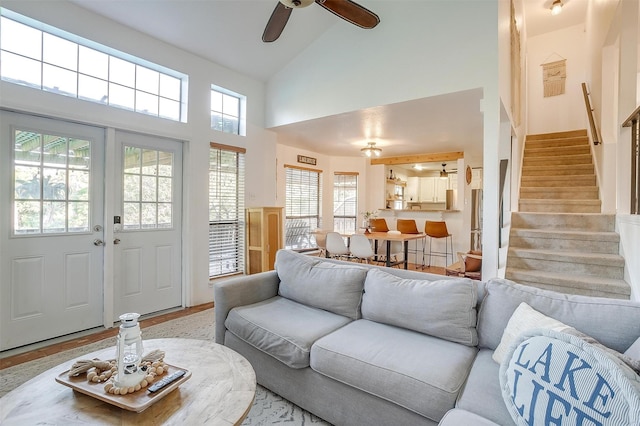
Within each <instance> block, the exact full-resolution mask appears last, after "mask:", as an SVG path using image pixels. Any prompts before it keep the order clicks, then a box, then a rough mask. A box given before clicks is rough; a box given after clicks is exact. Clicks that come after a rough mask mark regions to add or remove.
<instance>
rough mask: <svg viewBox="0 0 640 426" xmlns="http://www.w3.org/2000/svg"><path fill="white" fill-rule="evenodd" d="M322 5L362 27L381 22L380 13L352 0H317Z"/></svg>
mask: <svg viewBox="0 0 640 426" xmlns="http://www.w3.org/2000/svg"><path fill="white" fill-rule="evenodd" d="M316 3H318V4H319V5H320V6H322V7H324V8H325V9H327V10H328V11H329V12H331V13H333V14H335V15H338V16H339V17H341V18H342V19H344V20H345V21H347V22H351V23H352V24H354V25H357V26H359V27H360V28H367V29H370V28H373V27H375V26H376V25H378V24H379V23H380V18H379V17H378V15H376V14H375V13H373V12H372V11H370V10H369V9H367V8H365V7H363V6H360V5H359V4H358V3H355V2H353V1H351V0H316Z"/></svg>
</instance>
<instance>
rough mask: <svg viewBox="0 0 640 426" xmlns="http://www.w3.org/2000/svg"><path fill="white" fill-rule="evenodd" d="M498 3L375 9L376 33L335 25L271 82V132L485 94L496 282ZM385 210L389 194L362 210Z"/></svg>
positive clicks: (463, 0)
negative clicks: (432, 99)
mask: <svg viewBox="0 0 640 426" xmlns="http://www.w3.org/2000/svg"><path fill="white" fill-rule="evenodd" d="M498 3H500V2H499V1H498V0H486V1H475V0H460V1H448V0H433V1H422V2H417V1H402V0H398V1H393V2H389V1H379V2H373V4H372V5H371V7H373V8H374V9H375V10H376V12H377V13H378V14H380V15H381V16H384V20H383V21H382V22H381V24H380V25H379V26H378V27H377V28H376V30H375V31H370V32H365V31H352V29H351V28H348V27H344V26H338V25H336V26H335V27H334V28H332V30H331V31H329V32H326V33H325V34H323V35H322V36H321V37H319V38H318V39H317V40H316V41H315V42H314V43H313V44H312V45H310V46H309V47H308V48H307V49H306V50H305V51H304V52H302V53H301V54H300V55H298V56H297V57H296V58H295V59H294V60H293V61H291V63H289V64H288V65H287V66H286V67H285V68H283V69H282V70H281V71H280V72H279V73H278V74H277V75H276V76H274V77H273V78H272V79H271V80H270V81H269V82H268V83H267V116H266V123H267V126H277V125H283V124H288V123H292V122H297V121H302V120H309V119H313V118H318V117H323V116H327V115H334V114H338V113H342V112H348V111H355V110H359V109H362V108H367V107H372V106H378V105H386V104H391V103H395V102H401V101H406V100H411V99H418V98H423V97H428V96H435V95H439V94H444V93H451V92H457V91H461V90H467V89H472V88H477V87H481V88H482V89H483V94H484V99H483V102H482V104H483V112H484V130H483V132H484V135H483V136H484V141H485V142H484V160H483V161H484V165H483V166H484V170H485V176H484V182H485V189H486V188H489V190H488V191H485V198H484V200H485V201H484V202H485V205H484V212H485V222H484V225H485V232H484V234H483V236H484V239H485V241H484V247H485V250H487V254H486V256H485V257H484V259H483V272H486V274H487V277H492V276H495V275H496V273H497V256H498V249H497V235H498V219H497V217H498V216H497V211H498V199H497V187H498V174H497V170H498V164H499V160H498V158H499V155H498V143H499V139H500V133H499V127H500V99H499V94H498V67H499V65H498V34H497V32H498ZM407 11H410V13H407ZM452 22H455V28H452V24H451V23H452ZM370 169H371V170H370V171H369V172H368V179H369V181H368V184H371V185H373V184H374V183H375V180H374V179H376V178H379V180H378V182H383V179H384V171H381V169H382V170H383V167H382V166H375V167H371V168H370ZM383 203H384V191H382V192H380V194H379V196H375V195H371V196H370V199H369V200H368V201H367V206H365V207H364V209H369V210H370V209H374V208H376V207H377V206H380V205H384V204H383Z"/></svg>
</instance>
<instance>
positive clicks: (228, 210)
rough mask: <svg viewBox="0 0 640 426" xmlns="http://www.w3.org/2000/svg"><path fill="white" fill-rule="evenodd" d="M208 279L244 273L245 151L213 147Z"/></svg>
mask: <svg viewBox="0 0 640 426" xmlns="http://www.w3.org/2000/svg"><path fill="white" fill-rule="evenodd" d="M210 145H211V148H210V150H209V277H217V276H221V275H228V274H235V273H240V272H243V271H244V227H245V222H244V157H245V150H244V149H242V148H236V147H231V146H226V145H219V144H214V143H212V144H210Z"/></svg>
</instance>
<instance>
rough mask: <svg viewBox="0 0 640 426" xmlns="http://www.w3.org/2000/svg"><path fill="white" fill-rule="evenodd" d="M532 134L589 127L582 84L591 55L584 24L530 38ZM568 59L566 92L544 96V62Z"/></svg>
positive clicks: (528, 122)
mask: <svg viewBox="0 0 640 426" xmlns="http://www.w3.org/2000/svg"><path fill="white" fill-rule="evenodd" d="M526 55H527V74H528V76H527V101H528V103H529V106H528V108H527V109H528V116H527V126H528V130H527V133H528V134H538V133H550V132H560V131H566V130H576V129H586V128H587V127H588V121H587V115H586V110H585V108H584V100H583V95H582V86H581V84H582V83H583V82H585V81H586V70H587V57H586V37H585V33H584V25H575V26H573V27H569V28H567V29H563V30H558V31H553V32H550V33H546V34H542V35H539V36H535V37H530V38H528V39H527V53H526ZM561 59H566V60H567V61H566V65H567V79H566V81H565V93H564V94H562V95H558V96H550V97H547V98H545V97H544V90H543V84H542V66H541V65H542V64H545V63H548V62H553V61H557V60H561Z"/></svg>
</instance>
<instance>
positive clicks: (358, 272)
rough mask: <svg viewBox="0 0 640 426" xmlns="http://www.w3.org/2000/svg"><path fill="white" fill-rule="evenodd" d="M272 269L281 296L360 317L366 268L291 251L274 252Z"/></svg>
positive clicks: (352, 316) (347, 315)
mask: <svg viewBox="0 0 640 426" xmlns="http://www.w3.org/2000/svg"><path fill="white" fill-rule="evenodd" d="M275 266H276V272H277V274H278V277H279V278H280V287H279V289H278V293H279V294H280V296H282V297H286V298H287V299H291V300H294V301H296V302H299V303H303V304H305V305H308V306H313V307H314V308H320V309H324V310H326V311H329V312H333V313H334V314H338V315H343V316H345V317H348V318H351V319H354V320H355V319H359V318H360V302H361V300H362V288H363V286H364V279H365V277H366V275H367V269H365V268H362V267H360V266H357V265H355V264H354V265H349V264H345V265H342V264H336V263H331V262H324V261H323V260H322V259H320V258H317V257H312V256H306V255H303V254H300V253H296V252H293V251H290V250H280V251H278V253H276V264H275Z"/></svg>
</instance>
